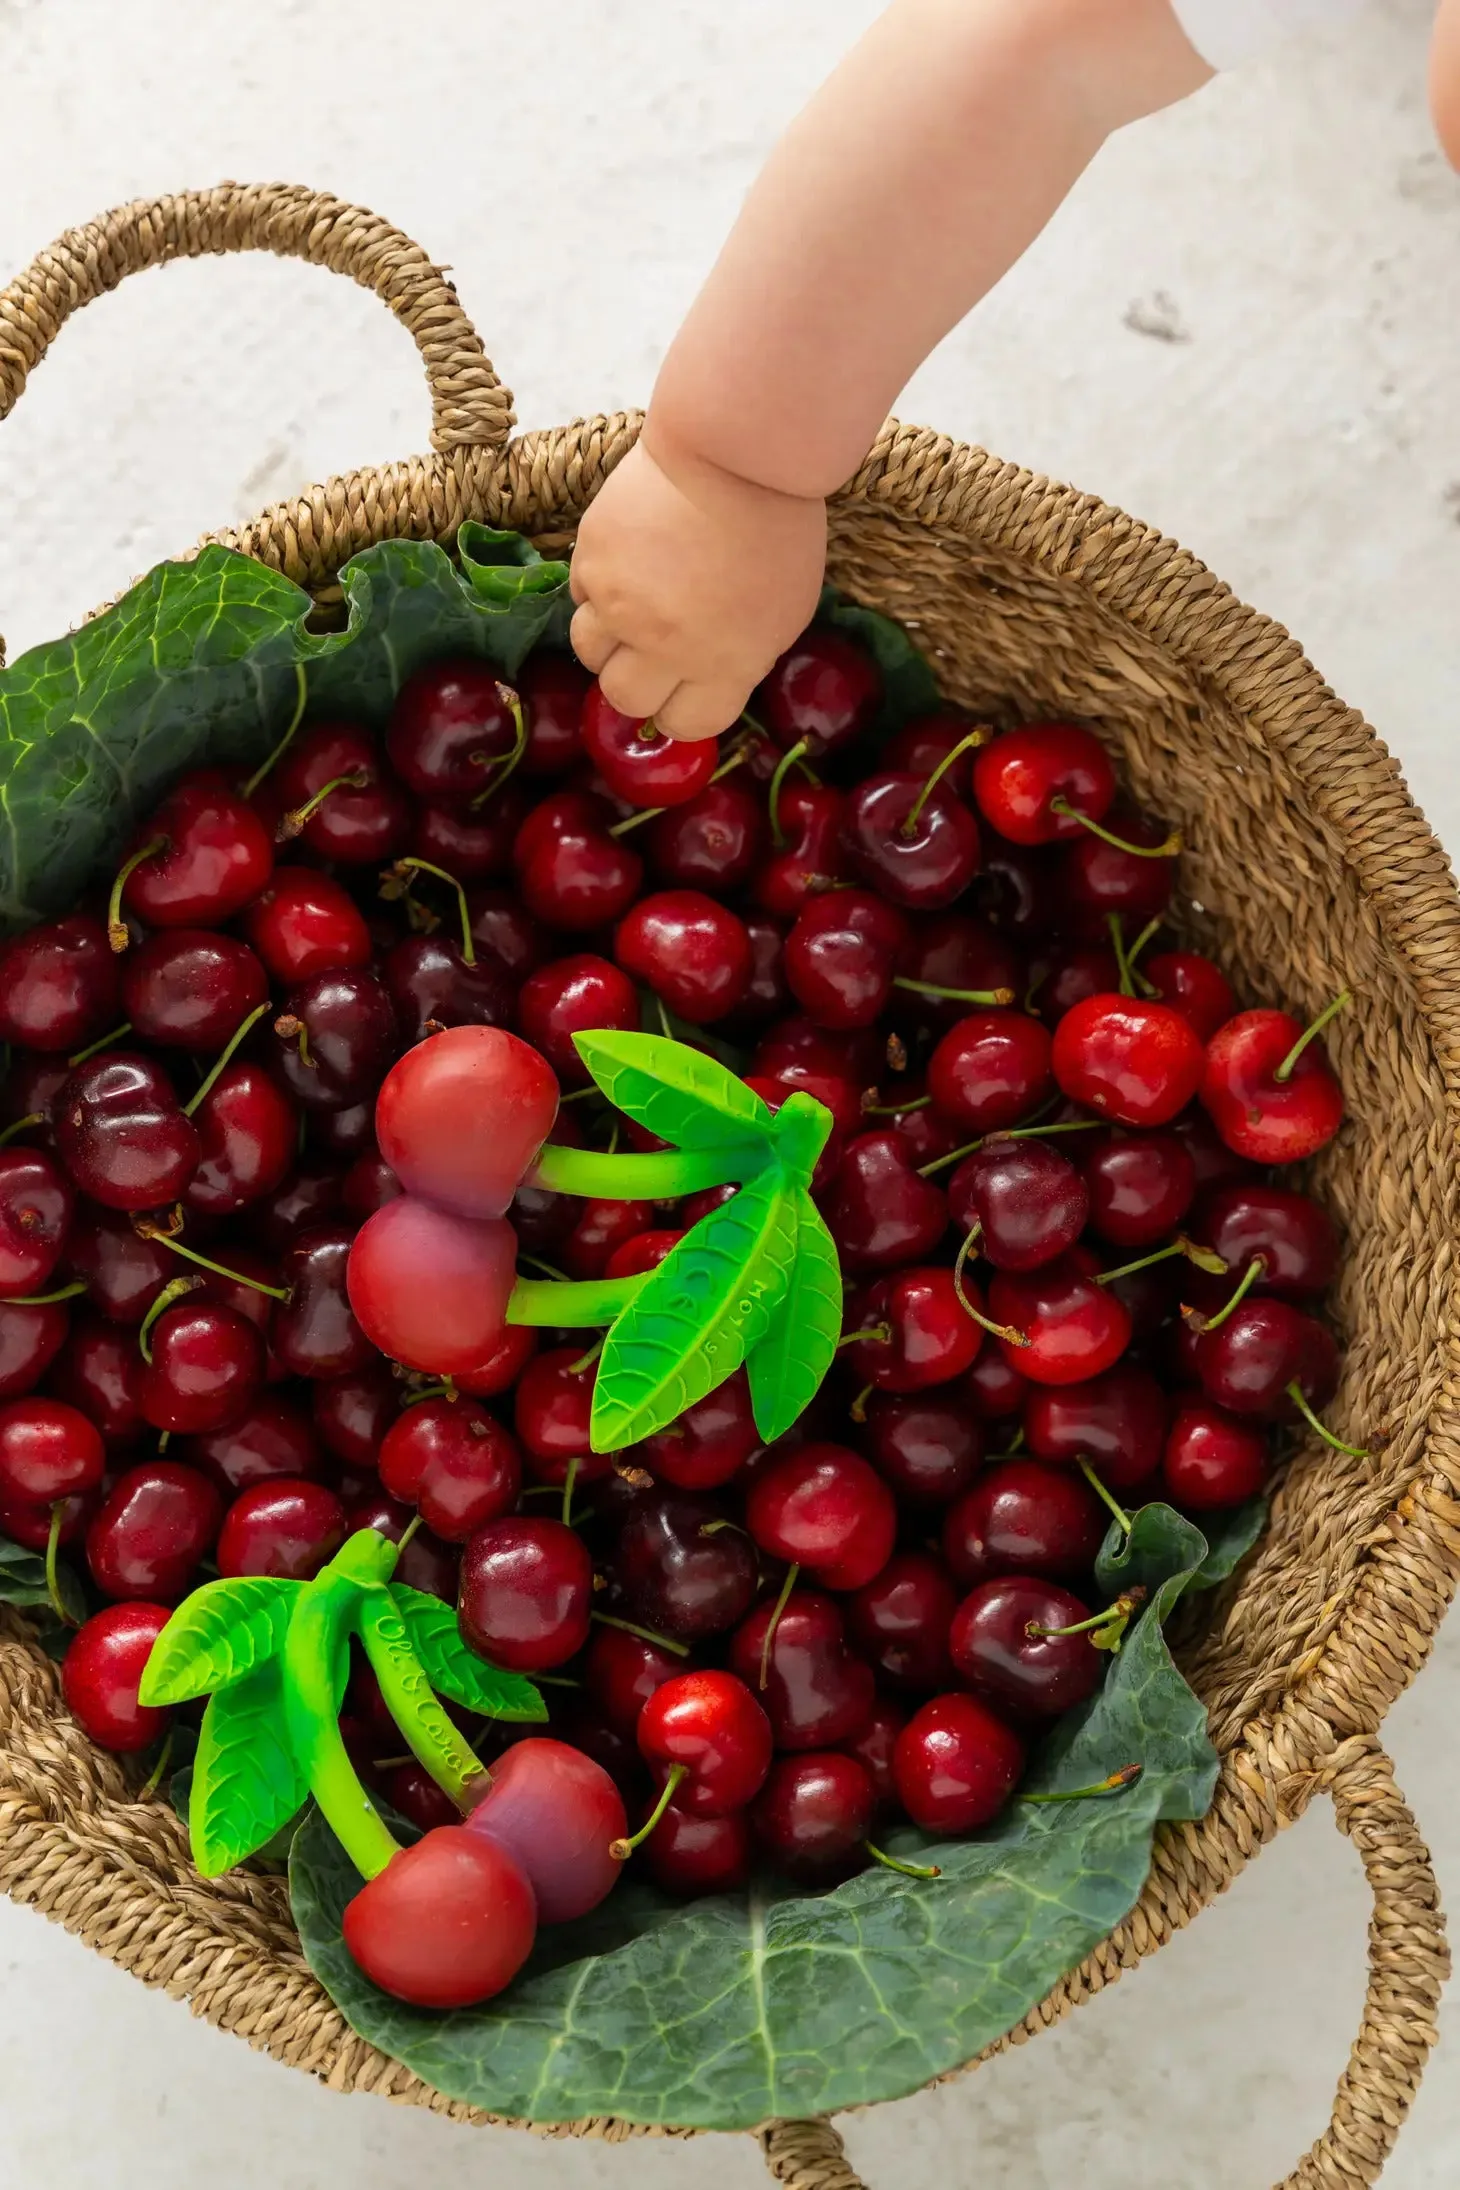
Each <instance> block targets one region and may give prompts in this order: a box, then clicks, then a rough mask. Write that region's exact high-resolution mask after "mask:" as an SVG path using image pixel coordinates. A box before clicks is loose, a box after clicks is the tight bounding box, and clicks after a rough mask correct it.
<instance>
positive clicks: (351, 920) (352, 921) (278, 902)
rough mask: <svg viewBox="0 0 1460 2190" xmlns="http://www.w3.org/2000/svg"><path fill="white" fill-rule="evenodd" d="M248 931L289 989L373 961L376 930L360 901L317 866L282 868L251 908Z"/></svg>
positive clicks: (245, 926) (281, 984)
mask: <svg viewBox="0 0 1460 2190" xmlns="http://www.w3.org/2000/svg"><path fill="white" fill-rule="evenodd" d="M243 932H244V934H245V936H246V937H247V939H248V941H249V943H250V945H251V946H252V948H253V949H254V951H255V952H256V953H257V955H258V956H259V957H260V958H261V959H262V960H263V963H264V966H265V967H266V969H267V971H268V974H269V978H270V979H271V980H272V981H275V982H277V983H278V985H279V987H280V988H284V989H291V988H294V987H296V986H297V985H298V984H299V982H301V981H312V980H313V979H314V977H315V975H316V974H320V973H343V972H344V971H345V970H346V969H347V968H348V967H351V966H363V965H367V964H368V963H369V960H370V930H369V929H368V928H367V927H366V925H365V920H364V917H363V915H362V914H361V912H360V911H359V909H358V907H357V906H356V904H355V900H354V899H353V898H352V897H351V896H350V894H349V892H348V891H347V890H346V889H345V888H344V887H343V886H342V884H340V883H338V882H336V881H335V880H334V879H333V878H332V877H331V876H330V875H327V874H319V873H317V872H316V871H315V869H314V868H312V867H280V868H279V869H278V871H277V872H276V874H275V875H274V879H273V881H272V882H271V883H270V885H269V887H268V888H267V889H266V890H265V891H264V892H263V894H262V895H261V896H260V897H258V898H256V899H255V901H254V902H253V904H251V905H250V906H249V908H248V912H247V914H246V915H245V917H244V922H243Z"/></svg>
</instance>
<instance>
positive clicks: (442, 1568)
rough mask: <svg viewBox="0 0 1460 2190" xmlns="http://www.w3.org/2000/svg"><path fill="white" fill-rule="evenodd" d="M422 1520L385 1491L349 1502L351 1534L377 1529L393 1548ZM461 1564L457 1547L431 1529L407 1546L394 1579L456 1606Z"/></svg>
mask: <svg viewBox="0 0 1460 2190" xmlns="http://www.w3.org/2000/svg"><path fill="white" fill-rule="evenodd" d="M419 1519H420V1516H419V1514H417V1513H416V1512H415V1511H414V1509H413V1508H412V1507H410V1506H403V1505H402V1504H401V1503H400V1501H399V1499H396V1498H388V1497H387V1496H386V1494H385V1492H384V1491H382V1490H370V1489H368V1488H367V1489H365V1490H363V1491H356V1492H355V1493H354V1494H353V1495H352V1496H351V1497H350V1498H348V1499H347V1500H346V1501H345V1526H346V1533H347V1534H350V1533H352V1532H353V1531H354V1530H355V1529H359V1528H373V1529H374V1530H375V1531H376V1533H377V1534H378V1535H380V1536H388V1537H389V1538H390V1540H391V1542H392V1543H393V1544H398V1543H400V1542H401V1539H402V1537H403V1536H404V1535H405V1533H406V1530H407V1529H408V1528H410V1526H411V1524H412V1522H417V1521H419ZM460 1564H461V1554H460V1552H459V1551H458V1550H457V1548H456V1546H455V1544H443V1543H442V1541H441V1539H440V1537H439V1536H433V1535H432V1534H431V1531H430V1530H429V1529H428V1528H421V1529H418V1531H417V1533H416V1534H415V1535H413V1536H412V1538H411V1540H410V1542H409V1543H408V1544H406V1545H404V1547H403V1549H402V1551H401V1554H400V1558H399V1560H398V1562H397V1565H396V1570H395V1576H394V1579H395V1580H396V1581H398V1582H403V1583H404V1584H405V1586H406V1588H407V1589H421V1590H424V1591H425V1592H426V1594H427V1595H428V1596H431V1597H439V1598H440V1599H441V1601H442V1603H443V1604H449V1605H454V1604H455V1603H456V1598H457V1589H458V1570H459V1567H460Z"/></svg>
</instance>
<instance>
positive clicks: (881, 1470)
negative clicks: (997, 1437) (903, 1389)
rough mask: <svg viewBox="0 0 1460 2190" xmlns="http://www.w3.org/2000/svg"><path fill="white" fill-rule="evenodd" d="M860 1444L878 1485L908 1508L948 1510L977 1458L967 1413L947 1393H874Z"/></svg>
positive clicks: (976, 1435) (978, 1439)
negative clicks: (887, 1487)
mask: <svg viewBox="0 0 1460 2190" xmlns="http://www.w3.org/2000/svg"><path fill="white" fill-rule="evenodd" d="M992 1350H993V1349H992V1348H990V1349H989V1351H990V1352H992ZM864 1443H865V1446H866V1451H867V1457H868V1459H869V1460H870V1461H871V1462H872V1465H873V1466H874V1467H875V1468H876V1470H877V1472H878V1474H879V1475H880V1476H881V1477H882V1479H883V1481H884V1482H886V1483H887V1484H889V1485H890V1487H891V1489H892V1490H893V1492H894V1494H895V1495H896V1496H897V1497H898V1498H900V1499H902V1500H904V1501H905V1502H906V1503H907V1504H909V1505H912V1506H922V1507H929V1506H946V1505H948V1504H950V1503H951V1501H952V1500H953V1499H955V1498H958V1497H960V1496H961V1495H962V1493H963V1492H964V1491H965V1490H967V1488H968V1486H969V1484H970V1483H971V1482H972V1481H973V1479H974V1476H975V1475H976V1473H977V1471H978V1465H979V1461H980V1460H981V1458H982V1457H983V1436H982V1433H981V1431H980V1429H979V1425H978V1421H977V1419H976V1418H975V1416H974V1413H973V1410H972V1409H971V1407H970V1406H969V1405H968V1403H967V1401H966V1400H965V1399H963V1398H961V1397H959V1396H956V1395H955V1394H954V1393H953V1392H947V1391H930V1392H916V1393H907V1394H904V1393H900V1392H878V1393H876V1394H875V1396H874V1397H873V1398H872V1399H871V1400H869V1401H868V1403H867V1422H866V1429H865V1432H864Z"/></svg>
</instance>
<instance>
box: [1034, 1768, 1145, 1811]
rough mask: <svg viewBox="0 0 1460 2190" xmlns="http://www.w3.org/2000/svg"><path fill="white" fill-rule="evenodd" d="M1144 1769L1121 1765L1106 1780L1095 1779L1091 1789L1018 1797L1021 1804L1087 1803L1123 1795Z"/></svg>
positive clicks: (1073, 1788) (1078, 1788) (1068, 1789)
mask: <svg viewBox="0 0 1460 2190" xmlns="http://www.w3.org/2000/svg"><path fill="white" fill-rule="evenodd" d="M1145 1769H1146V1767H1145V1766H1144V1764H1123V1765H1122V1766H1121V1768H1120V1770H1119V1771H1118V1772H1112V1773H1111V1775H1110V1777H1109V1778H1108V1779H1097V1780H1096V1782H1095V1784H1094V1786H1093V1787H1066V1788H1064V1789H1063V1790H1062V1791H1061V1792H1060V1793H1058V1794H1052V1795H1020V1797H1019V1800H1020V1801H1021V1802H1089V1801H1090V1800H1091V1799H1092V1797H1095V1796H1099V1795H1119V1794H1124V1792H1125V1790H1126V1788H1127V1787H1134V1785H1135V1783H1136V1781H1137V1780H1138V1779H1139V1778H1140V1777H1141V1776H1142V1774H1143V1773H1144V1771H1145Z"/></svg>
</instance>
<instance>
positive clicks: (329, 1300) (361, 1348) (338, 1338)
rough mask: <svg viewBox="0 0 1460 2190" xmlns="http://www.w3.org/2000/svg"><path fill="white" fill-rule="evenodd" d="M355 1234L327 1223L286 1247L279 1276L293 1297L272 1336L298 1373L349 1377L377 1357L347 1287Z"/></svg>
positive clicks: (280, 1312) (276, 1318) (282, 1360)
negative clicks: (355, 1315) (346, 1279)
mask: <svg viewBox="0 0 1460 2190" xmlns="http://www.w3.org/2000/svg"><path fill="white" fill-rule="evenodd" d="M393 1206H394V1204H392V1207H393ZM351 1237H352V1235H351V1234H350V1233H349V1232H348V1231H346V1230H344V1229H343V1228H334V1227H323V1226H322V1227H320V1228H319V1229H317V1230H313V1231H305V1232H301V1233H300V1234H299V1236H298V1237H297V1238H296V1239H295V1240H293V1241H292V1242H291V1244H290V1245H289V1246H288V1247H287V1248H286V1249H285V1251H284V1256H283V1260H282V1262H281V1264H280V1269H279V1280H280V1283H281V1284H282V1285H283V1286H284V1287H285V1288H286V1290H287V1291H288V1294H289V1298H288V1300H287V1301H285V1302H284V1303H283V1304H282V1305H281V1306H280V1308H279V1309H278V1312H277V1313H276V1315H275V1316H274V1322H273V1334H272V1336H273V1349H274V1353H275V1354H276V1356H277V1357H278V1360H279V1362H280V1363H281V1365H282V1366H283V1367H284V1368H285V1369H287V1370H288V1371H289V1373H290V1375H292V1376H308V1377H325V1376H329V1377H334V1376H346V1375H348V1374H350V1373H351V1372H352V1371H354V1370H359V1369H363V1368H365V1367H366V1366H367V1364H368V1363H370V1362H371V1361H373V1360H374V1358H375V1349H374V1347H373V1346H372V1345H371V1343H370V1341H369V1339H368V1338H367V1337H366V1336H365V1333H364V1332H363V1331H362V1330H361V1328H360V1326H359V1324H358V1323H357V1322H356V1321H355V1318H354V1316H353V1314H352V1313H351V1311H350V1300H349V1294H348V1293H347V1291H346V1288H345V1272H346V1268H347V1266H348V1264H349V1260H350V1243H351Z"/></svg>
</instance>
